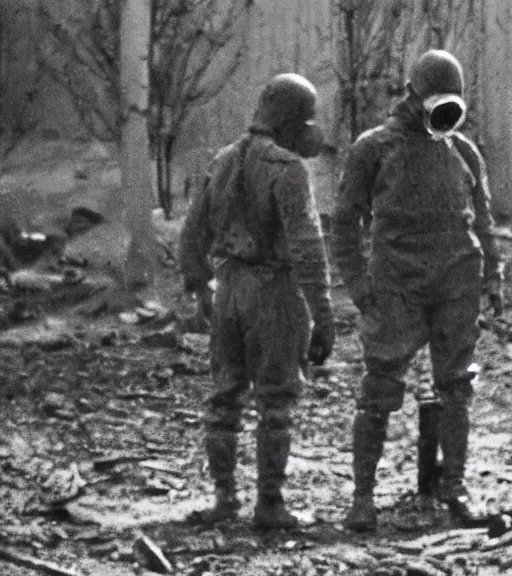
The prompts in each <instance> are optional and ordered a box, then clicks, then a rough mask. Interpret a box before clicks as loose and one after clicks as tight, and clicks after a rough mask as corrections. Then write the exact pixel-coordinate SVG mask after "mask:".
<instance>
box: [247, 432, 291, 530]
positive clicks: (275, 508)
mask: <svg viewBox="0 0 512 576" xmlns="http://www.w3.org/2000/svg"><path fill="white" fill-rule="evenodd" d="M289 453H290V432H289V430H288V429H287V428H271V427H268V425H265V423H264V422H263V421H262V422H260V425H259V428H258V433H257V465H258V501H257V503H256V507H255V509H254V520H253V522H254V525H255V527H256V528H259V529H262V530H279V529H288V530H289V529H291V528H295V527H296V526H297V524H298V521H297V518H296V517H295V516H294V515H293V514H291V513H290V512H289V511H288V510H287V509H286V506H285V503H284V500H283V495H282V493H281V487H282V485H283V483H284V481H285V478H286V477H285V469H286V463H287V461H288V455H289Z"/></svg>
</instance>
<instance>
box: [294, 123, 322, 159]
mask: <svg viewBox="0 0 512 576" xmlns="http://www.w3.org/2000/svg"><path fill="white" fill-rule="evenodd" d="M323 142H324V134H323V132H322V129H321V128H320V126H318V124H316V123H315V122H313V121H311V120H309V121H308V122H305V123H304V125H303V129H302V130H301V132H300V133H299V136H298V138H297V143H296V150H297V154H300V156H302V157H303V158H313V157H314V156H318V154H319V153H320V150H321V149H322V144H323Z"/></svg>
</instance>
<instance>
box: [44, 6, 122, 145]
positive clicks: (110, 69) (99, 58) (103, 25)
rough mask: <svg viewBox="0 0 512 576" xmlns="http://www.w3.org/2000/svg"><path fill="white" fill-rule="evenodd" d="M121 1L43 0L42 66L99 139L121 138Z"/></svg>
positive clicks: (83, 121)
mask: <svg viewBox="0 0 512 576" xmlns="http://www.w3.org/2000/svg"><path fill="white" fill-rule="evenodd" d="M120 6H121V4H120V0H100V1H98V0H83V2H69V1H67V0H40V3H39V7H38V17H39V20H40V25H41V28H42V30H41V42H40V44H39V50H38V61H39V64H40V66H41V69H42V70H43V71H44V72H45V73H47V74H49V75H50V76H51V77H52V78H53V80H54V81H55V82H56V83H57V84H59V85H60V86H62V87H63V88H64V89H65V90H66V91H67V93H68V94H69V96H70V98H71V102H72V103H73V105H74V107H75V110H76V111H77V113H78V117H79V119H80V120H81V122H82V124H83V126H84V127H85V128H86V129H87V130H88V131H89V132H90V133H91V134H92V135H93V136H94V137H96V138H98V139H100V140H103V141H115V142H118V143H119V142H120V138H121V118H120V36H119V31H120V21H121V20H120V16H121V11H120Z"/></svg>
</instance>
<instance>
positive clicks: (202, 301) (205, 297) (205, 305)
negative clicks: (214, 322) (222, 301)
mask: <svg viewBox="0 0 512 576" xmlns="http://www.w3.org/2000/svg"><path fill="white" fill-rule="evenodd" d="M213 293H214V292H213V290H212V289H211V288H210V286H208V285H207V286H206V287H205V288H203V289H202V290H201V291H200V292H199V293H198V294H197V297H198V299H199V310H200V313H201V314H202V315H203V316H204V317H205V318H206V320H208V321H211V319H212V312H213Z"/></svg>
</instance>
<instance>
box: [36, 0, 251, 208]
mask: <svg viewBox="0 0 512 576" xmlns="http://www.w3.org/2000/svg"><path fill="white" fill-rule="evenodd" d="M251 3H252V2H251V1H248V0H244V1H240V0H152V2H151V41H150V47H149V54H148V58H149V68H150V86H151V88H150V102H151V114H150V122H149V130H150V136H151V142H152V150H153V151H154V155H155V158H156V162H157V183H158V194H159V201H160V203H161V205H162V207H163V208H164V211H165V214H166V215H167V216H169V215H170V212H171V210H172V206H171V193H170V186H171V174H170V165H171V161H172V158H173V154H174V152H175V144H176V140H177V138H178V136H179V134H180V128H181V127H182V125H183V122H184V121H185V120H186V118H187V116H188V114H189V112H190V111H191V109H192V108H194V107H196V106H200V105H201V104H203V103H205V102H207V101H208V100H209V99H210V98H212V97H214V96H215V95H216V94H218V93H219V91H220V90H221V89H222V88H223V87H224V86H225V85H226V84H227V82H228V81H229V79H230V78H231V76H232V75H233V73H234V72H235V70H236V68H237V67H238V64H239V62H240V61H241V58H242V55H243V52H244V47H245V41H244V38H245V35H244V34H242V32H243V30H244V29H245V28H244V26H243V23H244V19H243V18H242V16H243V14H244V12H245V11H246V7H247V6H250V4H251ZM121 4H122V2H121V0H84V1H83V2H79V3H76V2H69V1H68V0H40V8H39V16H40V20H41V24H42V26H43V29H44V34H43V41H42V42H41V44H40V49H39V61H40V63H41V66H42V69H43V70H44V71H46V72H47V73H48V74H50V75H51V77H52V78H53V79H54V80H55V81H56V82H57V83H58V84H60V85H61V86H63V87H64V88H65V89H66V90H67V92H68V93H69V95H70V97H71V101H72V102H73V104H74V106H75V109H76V110H77V112H78V115H79V118H80V119H81V121H82V123H83V125H84V126H85V127H86V129H87V130H88V131H89V132H90V133H91V134H93V135H94V136H95V137H96V138H99V139H101V140H111V141H112V140H113V141H116V142H118V143H119V142H120V138H121V115H120V110H121V108H120V49H119V47H120V43H119V30H120V22H121V10H120V8H121ZM75 5H76V6H75Z"/></svg>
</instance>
